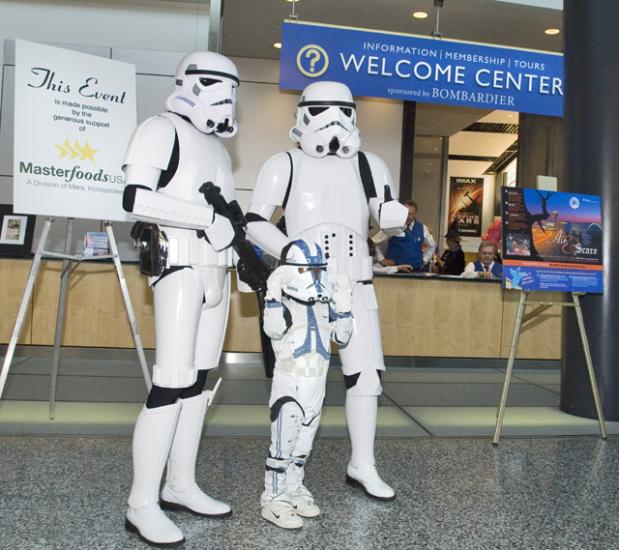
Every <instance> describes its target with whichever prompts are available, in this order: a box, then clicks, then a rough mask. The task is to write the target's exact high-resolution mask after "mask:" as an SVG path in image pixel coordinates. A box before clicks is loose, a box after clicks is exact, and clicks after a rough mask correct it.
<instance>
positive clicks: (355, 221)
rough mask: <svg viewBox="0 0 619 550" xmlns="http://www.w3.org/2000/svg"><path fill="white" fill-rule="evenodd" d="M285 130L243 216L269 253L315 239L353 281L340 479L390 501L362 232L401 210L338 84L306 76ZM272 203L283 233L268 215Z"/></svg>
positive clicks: (399, 217) (377, 348) (380, 364)
mask: <svg viewBox="0 0 619 550" xmlns="http://www.w3.org/2000/svg"><path fill="white" fill-rule="evenodd" d="M290 137H291V139H292V140H293V141H295V142H296V143H297V144H298V145H299V147H298V148H297V149H293V150H291V151H288V152H285V153H279V154H277V155H275V156H273V157H271V158H270V159H269V160H267V162H266V163H265V164H264V166H263V167H262V169H261V171H260V173H259V175H258V179H257V182H256V186H255V189H254V193H253V196H252V201H251V205H250V207H249V211H248V214H247V216H246V217H247V221H248V222H249V223H248V226H247V233H248V236H249V238H250V239H251V240H253V242H254V243H256V244H257V245H258V246H260V247H261V248H263V249H264V250H266V251H267V252H268V253H270V254H271V255H273V256H275V257H279V256H280V252H281V250H282V249H283V248H284V247H285V246H286V245H287V244H288V242H289V241H290V240H294V239H304V240H307V241H311V242H316V243H318V244H319V245H320V246H321V247H322V249H323V250H324V253H325V258H326V259H327V261H328V264H329V268H330V269H331V270H333V271H334V272H335V273H337V274H343V275H346V276H347V277H348V279H349V280H350V281H351V284H352V286H353V301H352V314H353V317H354V331H353V334H352V337H351V339H350V342H349V343H348V345H347V346H346V347H345V348H343V349H342V350H341V352H340V358H341V360H342V371H343V373H344V382H345V384H346V388H347V391H346V418H347V424H348V431H349V434H350V439H351V443H352V456H351V459H350V462H349V463H348V466H347V470H346V471H347V476H346V480H347V482H348V483H349V484H351V485H355V486H360V487H361V488H362V489H364V490H365V492H366V493H367V494H368V495H370V496H372V497H375V498H379V499H385V500H388V499H392V498H394V496H395V495H394V491H393V489H392V488H391V487H390V486H389V485H387V484H386V483H385V482H384V481H383V480H382V479H381V478H380V476H379V474H378V472H377V470H376V466H375V464H374V436H375V431H376V415H377V401H378V395H379V394H380V393H381V391H382V388H381V384H380V374H381V372H382V371H383V370H384V369H385V364H384V359H383V351H382V345H381V336H380V326H379V319H378V306H377V303H376V296H375V293H374V287H373V286H372V258H371V257H370V255H369V251H368V245H367V238H368V226H369V220H370V214H371V215H372V216H373V217H374V218H375V219H376V220H377V221H378V224H379V226H380V228H381V229H383V230H387V231H396V232H399V231H401V230H402V228H403V226H404V224H405V222H406V217H407V214H408V209H407V208H406V207H405V206H403V205H402V204H400V203H399V202H398V201H397V200H390V197H391V196H395V193H394V192H393V181H392V179H391V175H390V173H389V170H388V168H387V166H386V165H385V163H384V162H383V161H382V160H381V159H380V158H379V157H377V156H375V155H373V154H371V153H365V154H364V153H362V152H360V151H359V147H360V145H361V134H360V132H359V130H358V128H357V127H356V109H355V103H354V102H353V97H352V94H351V93H350V90H349V89H348V87H347V86H345V85H344V84H341V83H339V82H315V83H313V84H310V85H309V86H307V88H305V90H304V91H303V93H302V95H301V98H300V101H299V104H298V109H297V112H296V124H295V126H294V128H292V130H291V131H290ZM278 206H281V207H282V208H283V209H284V213H285V217H286V227H287V235H284V234H283V233H282V232H280V231H279V230H278V229H277V228H276V227H275V226H274V225H273V224H272V223H270V221H269V220H270V218H271V216H272V215H273V213H274V211H275V209H276V208H277V207H278Z"/></svg>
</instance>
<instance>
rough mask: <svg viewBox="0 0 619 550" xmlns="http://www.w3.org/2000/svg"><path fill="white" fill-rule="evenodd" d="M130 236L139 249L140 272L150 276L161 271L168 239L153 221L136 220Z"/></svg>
mask: <svg viewBox="0 0 619 550" xmlns="http://www.w3.org/2000/svg"><path fill="white" fill-rule="evenodd" d="M131 237H132V238H133V239H134V240H135V243H136V246H137V247H138V249H139V251H140V272H141V273H143V274H144V275H149V276H150V277H157V276H159V275H161V274H162V273H163V270H164V269H165V268H166V262H167V259H168V240H167V239H166V235H165V233H164V232H163V231H161V229H159V226H157V225H156V224H154V223H145V222H136V223H135V224H134V225H133V227H132V228H131Z"/></svg>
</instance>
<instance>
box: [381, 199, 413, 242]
mask: <svg viewBox="0 0 619 550" xmlns="http://www.w3.org/2000/svg"><path fill="white" fill-rule="evenodd" d="M407 217H408V208H406V206H404V205H403V204H401V203H400V202H398V201H396V200H390V201H387V202H384V203H383V204H381V205H380V213H379V216H378V218H379V219H378V223H379V225H380V228H381V229H382V230H383V231H384V232H385V233H386V234H387V235H388V236H390V237H393V236H394V235H397V234H399V233H401V232H402V231H403V230H404V226H405V225H406V218H407Z"/></svg>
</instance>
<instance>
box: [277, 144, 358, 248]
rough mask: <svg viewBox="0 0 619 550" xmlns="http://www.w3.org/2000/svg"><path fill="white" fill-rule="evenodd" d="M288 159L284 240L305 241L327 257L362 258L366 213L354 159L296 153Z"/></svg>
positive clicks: (355, 158)
mask: <svg viewBox="0 0 619 550" xmlns="http://www.w3.org/2000/svg"><path fill="white" fill-rule="evenodd" d="M291 155H292V158H293V176H292V182H291V186H290V193H289V196H288V202H287V204H286V209H285V214H286V227H287V230H288V236H289V237H291V238H294V237H297V236H300V235H304V236H311V238H312V239H313V240H314V241H316V242H318V243H320V244H321V246H323V249H324V251H325V256H326V257H327V258H333V257H342V256H347V257H349V256H367V242H366V240H367V232H368V221H369V208H368V204H367V199H366V197H365V193H364V191H363V185H362V183H361V178H360V176H359V170H358V161H357V157H356V156H355V157H353V158H352V159H342V158H339V157H336V156H327V157H324V158H319V159H318V158H313V157H310V156H309V155H306V154H305V153H303V152H302V151H300V150H297V151H292V152H291Z"/></svg>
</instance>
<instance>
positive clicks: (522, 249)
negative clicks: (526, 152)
mask: <svg viewBox="0 0 619 550" xmlns="http://www.w3.org/2000/svg"><path fill="white" fill-rule="evenodd" d="M501 207H502V208H501V210H502V221H503V282H504V286H505V287H506V288H513V289H521V290H548V291H562V292H593V293H601V292H602V289H603V269H604V267H603V262H602V233H603V232H602V207H601V199H600V197H599V196H596V195H585V194H581V193H564V192H556V191H542V190H537V189H529V188H526V189H522V188H520V189H519V188H510V187H503V189H502V199H501Z"/></svg>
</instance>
